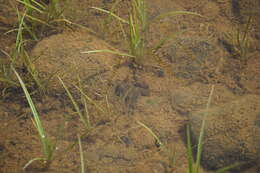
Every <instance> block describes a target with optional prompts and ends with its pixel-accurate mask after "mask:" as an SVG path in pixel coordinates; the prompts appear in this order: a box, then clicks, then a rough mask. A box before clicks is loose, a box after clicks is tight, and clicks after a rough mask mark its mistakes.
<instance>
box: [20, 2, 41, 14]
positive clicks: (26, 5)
mask: <svg viewBox="0 0 260 173" xmlns="http://www.w3.org/2000/svg"><path fill="white" fill-rule="evenodd" d="M17 1H18V2H20V3H21V4H23V5H25V7H26V8H27V9H28V10H29V11H32V10H31V9H33V10H35V11H37V12H39V13H41V14H43V13H44V11H42V10H40V9H39V8H37V7H35V6H33V5H32V4H31V3H28V2H25V1H21V0H17Z"/></svg>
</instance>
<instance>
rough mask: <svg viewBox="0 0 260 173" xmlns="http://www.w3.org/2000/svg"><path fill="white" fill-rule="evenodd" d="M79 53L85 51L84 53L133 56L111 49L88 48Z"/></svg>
mask: <svg viewBox="0 0 260 173" xmlns="http://www.w3.org/2000/svg"><path fill="white" fill-rule="evenodd" d="M81 53H86V54H91V53H111V54H115V55H119V56H127V57H132V58H134V57H135V56H133V55H130V54H127V53H123V52H118V51H112V50H108V49H100V50H90V51H85V52H81Z"/></svg>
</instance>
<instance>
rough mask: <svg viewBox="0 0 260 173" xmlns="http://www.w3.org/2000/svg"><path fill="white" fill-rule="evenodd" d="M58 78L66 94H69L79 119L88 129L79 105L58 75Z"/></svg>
mask: <svg viewBox="0 0 260 173" xmlns="http://www.w3.org/2000/svg"><path fill="white" fill-rule="evenodd" d="M58 79H59V80H60V82H61V84H62V86H63V87H64V89H65V90H66V93H67V95H68V96H69V98H70V100H71V102H72V104H73V106H74V108H75V109H76V111H77V114H78V115H79V116H80V120H81V121H82V123H83V124H84V126H85V127H86V128H87V129H88V128H89V127H88V123H87V121H86V119H85V117H84V116H83V114H82V112H81V110H80V108H79V106H78V103H77V102H76V101H75V99H74V97H73V96H72V94H71V92H70V91H69V89H68V87H67V86H66V85H65V83H64V82H63V81H62V80H61V78H60V77H58Z"/></svg>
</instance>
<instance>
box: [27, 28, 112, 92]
mask: <svg viewBox="0 0 260 173" xmlns="http://www.w3.org/2000/svg"><path fill="white" fill-rule="evenodd" d="M91 50H114V49H113V48H111V46H109V45H108V44H107V43H105V42H104V41H102V40H100V39H98V38H96V37H94V36H92V35H90V34H89V33H87V32H84V31H77V32H68V31H65V32H63V33H61V34H58V35H53V36H51V37H48V38H45V39H44V40H42V41H41V42H39V43H38V44H37V45H36V47H35V48H34V49H33V51H32V56H33V57H37V60H36V67H37V69H38V70H39V74H40V76H42V77H44V79H50V82H49V84H50V85H48V86H50V87H53V88H59V87H60V86H61V85H60V83H59V81H58V79H57V76H59V77H60V78H62V79H63V81H65V82H66V83H68V84H72V83H75V82H77V81H78V78H80V79H81V80H87V79H89V78H92V77H94V76H97V75H99V74H102V73H104V72H106V71H108V70H110V69H112V68H113V66H114V65H115V64H116V60H117V58H116V56H114V55H113V54H109V53H90V54H88V53H84V52H86V51H91Z"/></svg>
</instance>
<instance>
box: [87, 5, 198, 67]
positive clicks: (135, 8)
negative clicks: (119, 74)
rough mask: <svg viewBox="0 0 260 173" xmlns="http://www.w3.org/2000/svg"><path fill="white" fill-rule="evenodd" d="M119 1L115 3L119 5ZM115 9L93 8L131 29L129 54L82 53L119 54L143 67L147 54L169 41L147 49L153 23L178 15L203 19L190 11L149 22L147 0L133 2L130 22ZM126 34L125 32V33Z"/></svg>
mask: <svg viewBox="0 0 260 173" xmlns="http://www.w3.org/2000/svg"><path fill="white" fill-rule="evenodd" d="M117 3H118V1H116V2H115V4H117ZM114 7H115V6H113V8H112V9H111V10H112V11H108V10H105V9H101V8H98V7H92V8H93V9H95V10H98V11H101V12H103V13H106V14H108V15H110V16H111V17H114V18H115V19H116V20H118V21H119V22H121V23H122V24H127V25H128V28H129V36H128V39H127V40H128V42H129V53H114V51H110V50H91V51H86V52H82V53H98V52H109V53H114V54H118V55H121V56H127V57H131V58H132V61H133V63H134V64H135V65H138V66H139V65H143V62H144V61H145V59H146V58H147V55H148V53H147V52H156V51H157V50H158V49H159V48H160V47H162V45H163V44H164V43H165V42H166V41H168V40H169V38H167V39H163V40H160V41H159V42H158V44H156V46H155V47H152V48H148V47H147V44H146V42H147V31H148V28H149V26H150V24H151V23H154V22H158V21H159V20H161V19H163V18H165V17H171V16H176V15H187V14H188V15H195V16H199V17H203V16H201V15H200V14H197V13H193V12H188V11H173V12H168V13H164V14H161V15H159V16H157V17H155V18H154V19H153V20H152V21H147V14H146V5H145V0H132V1H131V10H130V12H129V19H128V21H127V20H125V19H123V18H121V17H119V16H117V15H116V14H115V13H113V10H114ZM123 33H124V31H123ZM124 35H126V34H124ZM175 37H176V34H174V35H173V36H171V37H170V38H175Z"/></svg>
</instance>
